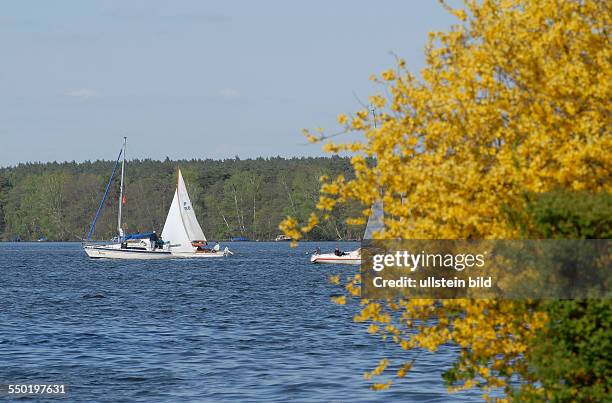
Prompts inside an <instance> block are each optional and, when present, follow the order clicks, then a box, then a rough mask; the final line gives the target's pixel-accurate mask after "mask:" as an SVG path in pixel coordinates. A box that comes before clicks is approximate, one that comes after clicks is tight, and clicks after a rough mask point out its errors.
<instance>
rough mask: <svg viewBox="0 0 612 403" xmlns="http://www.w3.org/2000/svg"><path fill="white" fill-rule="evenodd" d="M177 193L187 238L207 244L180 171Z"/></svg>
mask: <svg viewBox="0 0 612 403" xmlns="http://www.w3.org/2000/svg"><path fill="white" fill-rule="evenodd" d="M177 192H178V201H179V203H180V204H179V205H180V207H181V217H182V220H183V224H184V225H185V230H186V231H187V236H188V237H189V239H190V240H191V241H204V242H206V237H205V236H204V232H203V231H202V227H200V223H198V219H197V218H196V216H195V212H194V211H193V206H192V205H191V200H190V199H189V194H187V187H186V186H185V181H184V180H183V175H182V174H181V170H180V169H179V172H178V186H177Z"/></svg>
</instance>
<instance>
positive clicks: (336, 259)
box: [310, 248, 361, 265]
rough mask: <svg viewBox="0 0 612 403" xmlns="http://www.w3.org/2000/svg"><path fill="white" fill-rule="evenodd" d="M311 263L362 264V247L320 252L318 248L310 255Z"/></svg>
mask: <svg viewBox="0 0 612 403" xmlns="http://www.w3.org/2000/svg"><path fill="white" fill-rule="evenodd" d="M310 263H315V264H351V265H360V264H361V248H359V249H356V250H352V251H350V252H334V253H320V251H319V250H318V248H317V250H316V251H315V252H314V253H313V254H312V256H310Z"/></svg>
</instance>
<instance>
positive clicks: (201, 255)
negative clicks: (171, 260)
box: [170, 247, 234, 259]
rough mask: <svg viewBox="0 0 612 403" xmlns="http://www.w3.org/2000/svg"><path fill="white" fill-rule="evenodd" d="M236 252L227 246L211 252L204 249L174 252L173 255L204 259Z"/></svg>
mask: <svg viewBox="0 0 612 403" xmlns="http://www.w3.org/2000/svg"><path fill="white" fill-rule="evenodd" d="M170 249H171V250H172V248H170ZM233 254H234V253H233V252H232V251H230V250H229V249H228V248H227V247H226V248H225V249H223V250H213V251H210V252H204V251H195V252H176V251H175V252H172V256H173V257H177V258H186V259H204V258H214V257H225V256H229V255H233Z"/></svg>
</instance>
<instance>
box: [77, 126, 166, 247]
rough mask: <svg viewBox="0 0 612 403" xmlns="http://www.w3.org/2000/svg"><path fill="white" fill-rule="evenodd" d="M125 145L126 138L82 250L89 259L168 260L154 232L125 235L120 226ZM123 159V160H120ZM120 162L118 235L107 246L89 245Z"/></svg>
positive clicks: (123, 200)
mask: <svg viewBox="0 0 612 403" xmlns="http://www.w3.org/2000/svg"><path fill="white" fill-rule="evenodd" d="M126 143H127V137H124V138H123V147H122V148H121V151H119V156H118V157H117V161H115V166H114V167H113V172H112V173H111V176H110V178H109V179H108V184H107V185H106V190H105V191H104V196H103V197H102V201H101V202H100V206H99V207H98V210H97V211H96V215H95V216H94V219H93V221H92V222H91V226H90V227H89V232H88V234H87V237H86V238H85V241H86V243H84V244H83V249H84V250H85V253H87V256H89V257H90V258H94V259H95V258H105V259H168V258H171V257H172V254H171V253H170V250H169V248H168V247H167V246H163V245H160V244H159V243H158V241H157V235H156V234H155V232H149V233H144V234H125V233H124V232H123V227H122V226H121V219H122V211H123V208H122V207H123V205H124V204H125V198H124V196H123V190H124V185H123V182H124V177H125V147H126ZM122 158H123V159H122ZM121 159H122V161H121V185H120V192H119V212H118V217H117V232H118V235H117V237H116V238H114V239H116V241H115V242H111V243H108V244H97V243H90V241H91V235H92V233H93V231H94V227H95V225H96V221H98V218H99V217H100V212H101V211H102V207H104V202H105V201H106V198H107V197H108V192H109V190H110V186H111V184H112V182H113V179H114V177H115V172H116V171H117V167H118V166H119V161H120V160H121Z"/></svg>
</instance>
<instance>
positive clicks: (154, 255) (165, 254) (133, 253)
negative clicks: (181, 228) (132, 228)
mask: <svg viewBox="0 0 612 403" xmlns="http://www.w3.org/2000/svg"><path fill="white" fill-rule="evenodd" d="M83 249H84V250H85V253H87V256H89V257H90V258H92V259H141V260H143V259H170V258H173V257H174V256H173V255H172V253H170V252H169V251H165V250H159V249H156V250H145V249H134V248H127V249H122V248H121V247H120V245H85V246H83Z"/></svg>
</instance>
